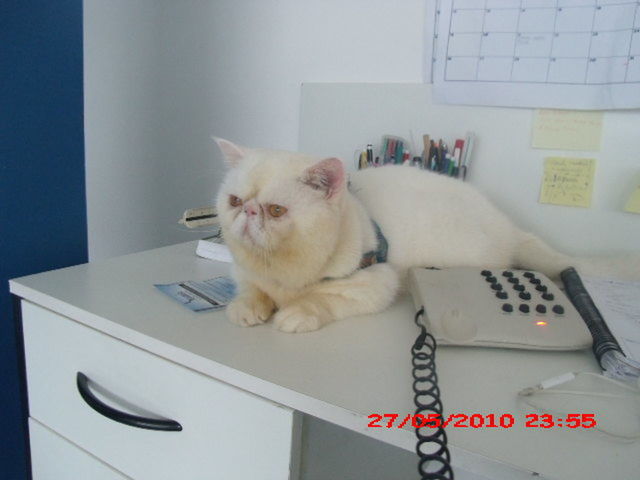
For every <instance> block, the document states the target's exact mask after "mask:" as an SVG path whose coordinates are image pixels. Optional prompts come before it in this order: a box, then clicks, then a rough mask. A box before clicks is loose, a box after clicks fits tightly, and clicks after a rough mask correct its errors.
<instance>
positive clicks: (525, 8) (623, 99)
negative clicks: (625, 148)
mask: <svg viewBox="0 0 640 480" xmlns="http://www.w3.org/2000/svg"><path fill="white" fill-rule="evenodd" d="M428 22H429V24H431V23H433V25H434V26H433V40H432V41H433V43H432V44H431V43H430V42H428V44H427V50H428V52H427V56H428V57H431V58H429V59H428V61H429V60H430V61H431V62H432V72H431V75H432V81H433V84H434V89H433V91H434V99H435V100H436V101H442V102H445V103H462V104H476V105H501V106H527V107H548V108H577V109H610V108H638V107H640V1H636V0H633V1H630V0H626V1H625V0H439V1H438V2H436V3H435V9H433V10H432V11H431V14H430V16H429V18H428ZM430 40H431V39H430Z"/></svg>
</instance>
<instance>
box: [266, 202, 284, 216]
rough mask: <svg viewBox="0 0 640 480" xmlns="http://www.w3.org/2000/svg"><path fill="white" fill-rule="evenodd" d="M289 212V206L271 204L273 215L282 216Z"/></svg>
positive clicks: (270, 209) (271, 213)
mask: <svg viewBox="0 0 640 480" xmlns="http://www.w3.org/2000/svg"><path fill="white" fill-rule="evenodd" d="M285 213H287V207H283V206H282V205H275V204H272V205H269V215H271V216H272V217H281V216H282V215H284V214H285Z"/></svg>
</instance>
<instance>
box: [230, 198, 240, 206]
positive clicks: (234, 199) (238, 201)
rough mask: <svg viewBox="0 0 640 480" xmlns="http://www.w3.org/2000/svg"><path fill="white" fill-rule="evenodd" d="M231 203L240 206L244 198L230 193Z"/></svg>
mask: <svg viewBox="0 0 640 480" xmlns="http://www.w3.org/2000/svg"><path fill="white" fill-rule="evenodd" d="M229 205H231V206H232V207H239V206H240V205H242V200H241V199H240V198H238V197H236V196H235V195H229Z"/></svg>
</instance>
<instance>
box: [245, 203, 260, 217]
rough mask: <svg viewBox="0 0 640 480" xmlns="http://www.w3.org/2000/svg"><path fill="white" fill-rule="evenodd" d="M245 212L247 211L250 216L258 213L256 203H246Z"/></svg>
mask: <svg viewBox="0 0 640 480" xmlns="http://www.w3.org/2000/svg"><path fill="white" fill-rule="evenodd" d="M244 213H246V214H247V215H248V216H250V217H252V216H254V215H257V214H258V209H257V208H256V207H255V205H252V204H248V203H245V205H244Z"/></svg>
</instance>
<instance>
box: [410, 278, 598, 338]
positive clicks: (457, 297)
mask: <svg viewBox="0 0 640 480" xmlns="http://www.w3.org/2000/svg"><path fill="white" fill-rule="evenodd" d="M409 289H410V291H411V294H412V295H413V300H414V304H415V306H416V309H420V308H422V307H424V309H425V313H424V319H425V321H426V328H427V331H428V332H429V333H431V334H432V335H433V336H434V337H435V339H436V340H437V341H438V343H439V344H442V345H466V346H478V347H504V348H521V349H532V350H578V349H582V348H588V347H590V346H591V345H592V337H591V334H590V333H589V329H588V328H587V326H586V325H585V322H584V321H583V320H582V318H581V317H580V314H579V313H578V312H577V310H576V309H575V308H574V306H573V305H572V304H571V301H570V300H569V299H568V298H567V297H566V295H565V294H564V293H563V292H562V291H561V290H560V289H559V288H558V287H557V286H556V285H555V284H554V283H553V282H552V281H551V280H550V279H549V278H547V277H546V276H545V275H543V274H542V273H539V272H534V271H527V270H513V269H508V270H505V269H480V268H462V267H461V268H447V269H443V270H437V269H429V268H412V269H411V270H410V271H409Z"/></svg>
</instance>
